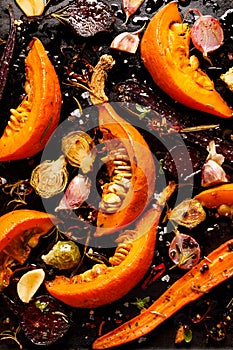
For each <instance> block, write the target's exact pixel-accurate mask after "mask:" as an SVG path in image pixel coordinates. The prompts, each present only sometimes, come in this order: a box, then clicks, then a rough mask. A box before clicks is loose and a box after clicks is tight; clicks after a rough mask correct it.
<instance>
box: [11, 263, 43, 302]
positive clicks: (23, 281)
mask: <svg viewBox="0 0 233 350" xmlns="http://www.w3.org/2000/svg"><path fill="white" fill-rule="evenodd" d="M44 278H45V272H44V270H43V269H36V270H31V271H28V272H26V273H25V274H24V275H23V276H22V277H21V278H20V280H19V282H18V283H17V293H18V296H19V298H20V300H22V302H24V303H29V301H30V300H31V299H32V298H33V296H34V295H35V293H36V292H37V290H38V289H39V287H40V286H41V284H42V283H43V281H44Z"/></svg>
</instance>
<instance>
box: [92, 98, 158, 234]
mask: <svg viewBox="0 0 233 350" xmlns="http://www.w3.org/2000/svg"><path fill="white" fill-rule="evenodd" d="M97 108H98V110H99V125H100V130H101V131H102V132H103V142H106V147H107V148H108V156H107V157H106V158H107V159H105V160H106V164H107V166H108V169H109V174H110V176H111V182H110V183H108V184H105V185H104V186H103V194H102V202H101V204H100V210H99V213H98V218H97V227H98V228H97V230H96V236H101V235H103V234H108V233H111V232H114V231H116V230H119V229H121V228H122V227H124V226H126V225H128V224H129V223H132V222H133V221H134V220H135V219H136V218H137V217H138V216H139V215H140V214H141V213H142V211H143V210H144V209H145V208H146V206H147V204H148V203H149V201H150V200H151V198H152V194H153V192H154V188H155V176H156V175H155V165H154V160H153V157H152V153H151V151H150V150H149V147H148V145H147V143H146V141H145V140H144V138H143V137H142V136H141V134H140V133H139V132H138V131H137V130H136V128H134V127H133V126H132V125H130V124H129V123H127V122H126V121H125V120H123V119H122V118H121V117H120V116H119V115H118V114H117V113H116V111H115V110H114V108H113V106H112V105H111V104H109V103H105V104H101V105H98V106H97Z"/></svg>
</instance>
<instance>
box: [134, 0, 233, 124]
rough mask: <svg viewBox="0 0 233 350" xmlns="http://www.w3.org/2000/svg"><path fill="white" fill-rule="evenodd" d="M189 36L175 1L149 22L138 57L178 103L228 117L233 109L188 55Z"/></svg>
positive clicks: (157, 83)
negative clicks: (139, 56)
mask: <svg viewBox="0 0 233 350" xmlns="http://www.w3.org/2000/svg"><path fill="white" fill-rule="evenodd" d="M190 38H191V33H190V29H189V27H188V25H187V24H185V23H183V22H182V18H181V16H180V13H179V10H178V4H177V2H175V1H172V2H169V3H168V4H167V5H165V6H164V7H163V8H162V9H160V10H159V11H158V12H157V13H156V14H155V15H154V17H153V18H152V19H151V21H150V22H149V24H148V26H147V28H146V30H145V32H144V34H143V37H142V40H141V45H140V50H141V58H142V60H143V63H144V65H145V67H146V69H147V70H148V72H149V73H150V74H151V76H152V78H153V80H154V82H155V83H156V85H158V86H159V87H160V88H161V90H163V91H164V92H165V93H167V94H168V95H169V96H170V97H171V98H173V99H174V100H176V101H177V102H179V103H181V104H183V105H185V106H187V107H189V108H192V109H196V110H199V111H203V112H205V113H209V114H213V115H216V116H219V117H222V118H230V117H232V115H233V110H232V109H231V108H230V107H229V106H228V105H227V103H226V102H225V101H224V100H223V98H222V97H221V96H220V94H219V93H218V92H217V91H216V90H215V88H214V84H213V82H212V81H211V80H210V78H209V77H208V76H207V75H206V74H205V73H204V72H203V71H202V70H201V69H200V68H199V62H198V59H197V57H195V56H191V57H190V56H189V45H190Z"/></svg>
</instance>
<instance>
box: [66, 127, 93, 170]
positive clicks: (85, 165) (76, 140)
mask: <svg viewBox="0 0 233 350" xmlns="http://www.w3.org/2000/svg"><path fill="white" fill-rule="evenodd" d="M93 147H94V142H93V139H92V138H91V137H90V136H89V135H88V134H87V133H85V132H84V131H72V132H70V133H69V134H67V135H66V136H64V137H63V138H62V152H63V153H64V155H65V156H66V159H67V160H68V162H69V163H70V164H71V165H72V166H74V167H78V168H81V169H82V171H83V173H84V174H86V173H88V172H89V171H90V170H91V168H92V164H93V162H94V160H95V154H96V152H95V151H94V149H93Z"/></svg>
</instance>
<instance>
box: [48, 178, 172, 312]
mask: <svg viewBox="0 0 233 350" xmlns="http://www.w3.org/2000/svg"><path fill="white" fill-rule="evenodd" d="M175 188H176V185H175V184H174V183H170V184H169V185H168V186H167V187H166V188H165V190H164V191H163V193H162V195H161V197H160V199H159V200H158V202H157V204H156V205H155V206H154V207H153V208H151V209H150V210H148V211H147V212H146V213H145V214H144V215H143V216H141V218H140V219H139V220H138V221H137V222H136V224H135V229H134V230H125V231H123V232H122V234H121V235H120V236H119V237H118V239H117V242H119V245H118V246H117V248H116V251H115V254H114V255H113V256H112V257H111V258H110V259H109V262H110V263H111V266H106V265H105V264H97V265H94V266H93V268H92V269H91V270H87V271H86V272H84V273H83V274H80V275H76V276H74V277H72V278H67V277H65V276H56V278H55V279H54V280H53V281H51V282H47V283H46V288H47V290H48V292H49V293H50V294H51V295H52V296H54V297H55V298H57V299H59V300H61V301H63V302H64V303H66V304H68V305H70V306H73V307H77V308H93V307H99V306H102V305H105V304H109V303H112V302H113V301H115V300H117V299H120V298H121V297H122V296H124V295H125V294H126V293H128V292H129V291H130V290H131V289H132V288H133V287H135V286H136V284H137V283H138V282H139V281H140V280H141V279H142V278H143V276H144V275H145V273H146V271H147V270H148V268H149V267H150V264H151V262H152V258H153V255H154V246H155V241H156V230H157V226H158V224H159V220H160V216H161V212H162V210H163V207H164V205H165V203H166V201H167V200H168V198H169V197H170V195H171V194H172V193H173V191H174V189H175Z"/></svg>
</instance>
